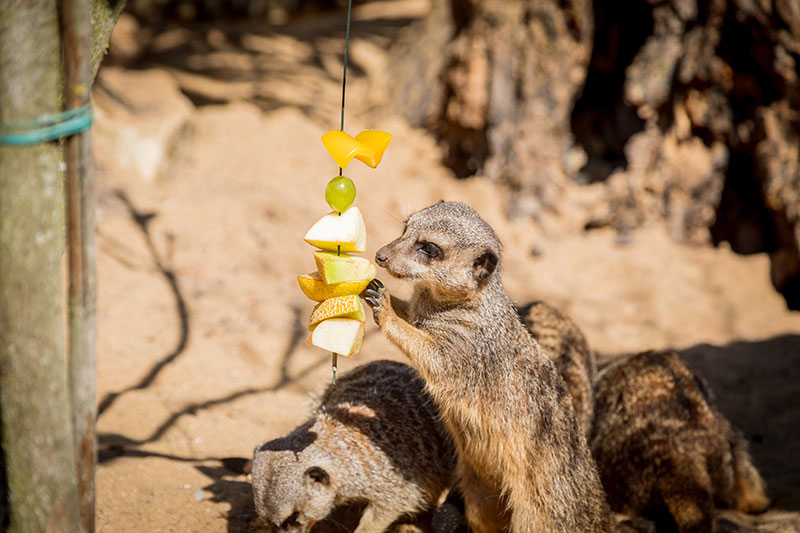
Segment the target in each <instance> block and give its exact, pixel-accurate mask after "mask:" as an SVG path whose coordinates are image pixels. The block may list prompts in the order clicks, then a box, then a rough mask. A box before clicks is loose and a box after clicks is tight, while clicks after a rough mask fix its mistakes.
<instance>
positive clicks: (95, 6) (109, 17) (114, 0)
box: [90, 0, 125, 80]
mask: <svg viewBox="0 0 800 533" xmlns="http://www.w3.org/2000/svg"><path fill="white" fill-rule="evenodd" d="M123 7H125V0H92V29H91V36H92V38H91V45H90V49H91V79H92V80H94V78H95V77H96V76H97V69H98V68H100V62H101V61H102V60H103V56H105V54H106V52H107V51H108V42H109V40H110V39H111V32H112V31H114V25H115V24H116V23H117V19H119V14H120V13H122V8H123Z"/></svg>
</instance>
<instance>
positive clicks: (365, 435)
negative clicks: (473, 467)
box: [252, 361, 455, 533]
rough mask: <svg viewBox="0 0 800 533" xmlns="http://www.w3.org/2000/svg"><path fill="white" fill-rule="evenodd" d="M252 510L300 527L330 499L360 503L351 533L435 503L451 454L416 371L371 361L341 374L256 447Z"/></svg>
mask: <svg viewBox="0 0 800 533" xmlns="http://www.w3.org/2000/svg"><path fill="white" fill-rule="evenodd" d="M254 455H255V456H254V459H253V467H252V474H253V496H254V500H255V507H256V511H257V512H258V514H259V516H260V517H261V518H262V519H263V520H264V522H266V524H267V526H268V527H271V528H273V529H274V530H276V531H291V532H307V531H310V530H311V528H312V526H313V525H314V524H315V523H317V522H319V521H321V520H323V519H324V518H325V517H326V516H328V514H329V513H330V512H331V511H332V510H333V509H334V507H335V506H338V505H343V504H347V503H352V502H367V507H366V508H365V510H364V513H363V515H362V516H361V521H360V522H359V524H358V528H357V529H356V532H357V533H380V532H382V531H385V530H386V529H387V528H388V527H389V526H390V525H391V524H392V523H393V522H394V521H395V520H397V519H398V518H400V517H401V516H405V515H414V514H417V513H420V512H423V511H426V510H431V509H433V508H435V507H436V505H437V504H438V502H439V498H440V496H441V495H442V493H443V491H444V490H445V489H447V488H448V487H449V486H450V484H451V483H452V479H453V472H454V470H455V453H454V450H453V448H452V444H451V443H450V441H449V437H448V436H447V432H446V430H445V429H444V427H443V426H442V424H441V421H440V420H439V417H438V413H437V410H436V407H435V405H434V404H433V402H432V401H431V399H430V397H429V396H428V394H427V393H426V392H425V387H424V384H423V382H422V380H421V379H420V377H419V375H418V374H417V372H415V371H414V369H412V368H411V367H409V366H408V365H405V364H403V363H398V362H394V361H376V362H372V363H368V364H365V365H362V366H360V367H358V368H356V369H354V370H352V371H351V372H349V373H347V374H345V375H343V376H341V377H340V378H339V379H338V380H337V383H336V385H335V386H330V387H328V389H327V390H326V391H325V392H324V393H323V395H322V396H321V398H320V399H319V402H318V404H317V407H316V408H315V409H314V410H313V412H312V415H311V418H309V420H308V421H306V422H305V423H304V424H302V425H301V426H299V427H298V428H296V429H295V430H294V431H292V433H290V434H289V435H287V436H286V437H283V438H279V439H275V440H271V441H269V442H266V443H264V444H261V445H259V446H258V447H256V449H255V454H254Z"/></svg>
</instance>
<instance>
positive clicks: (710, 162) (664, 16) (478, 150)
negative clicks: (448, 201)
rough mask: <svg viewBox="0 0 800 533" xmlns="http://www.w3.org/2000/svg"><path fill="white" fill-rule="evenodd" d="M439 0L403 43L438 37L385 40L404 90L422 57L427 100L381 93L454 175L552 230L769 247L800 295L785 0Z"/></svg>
mask: <svg viewBox="0 0 800 533" xmlns="http://www.w3.org/2000/svg"><path fill="white" fill-rule="evenodd" d="M434 6H435V7H434V9H433V11H432V13H431V17H430V20H429V21H426V22H425V24H426V26H424V28H422V29H419V28H418V29H417V30H416V31H417V34H413V33H412V34H410V35H415V37H414V39H413V40H411V41H410V42H412V43H413V42H414V40H416V41H421V40H422V39H423V38H424V39H426V40H427V42H429V43H434V45H435V46H434V47H422V46H419V45H417V46H416V47H414V45H413V44H411V45H406V47H405V48H400V49H399V50H398V51H396V52H395V54H394V64H393V69H392V70H393V72H395V73H396V79H393V80H391V83H392V85H393V86H394V87H396V88H397V91H399V92H402V91H405V92H407V93H408V92H409V90H408V88H409V87H410V86H412V85H413V81H414V80H415V79H420V76H419V72H420V71H421V69H420V68H419V65H421V64H425V62H426V61H429V62H430V64H432V65H434V66H436V67H437V68H438V70H437V72H434V73H430V72H427V73H426V74H425V75H424V76H422V77H421V82H422V84H423V87H424V94H426V95H427V98H426V99H420V98H407V97H406V98H403V97H402V95H401V94H395V95H394V97H393V98H392V99H391V101H392V104H391V105H392V106H393V107H394V110H395V111H399V112H400V113H401V114H403V115H405V116H406V117H407V118H408V120H409V121H410V122H411V123H412V124H414V125H425V126H427V127H429V128H431V129H432V130H433V131H434V132H435V133H436V134H437V135H438V136H439V138H440V139H441V141H442V144H443V145H444V147H445V150H446V154H445V161H446V163H447V164H448V165H449V166H450V167H451V168H452V169H453V170H454V171H455V173H456V174H457V175H458V176H471V175H475V174H480V175H484V176H487V177H489V178H490V179H492V180H495V181H498V182H500V183H503V184H506V185H508V187H509V193H510V194H509V207H510V212H511V214H512V215H517V216H520V215H521V216H527V217H531V218H533V219H535V220H538V221H540V222H542V223H543V224H544V225H545V227H546V228H557V229H556V230H554V231H565V230H567V231H570V230H571V231H576V230H577V231H579V230H580V229H582V228H587V229H588V228H592V227H598V226H613V227H615V228H617V229H619V230H623V231H624V230H628V229H632V228H635V227H637V226H640V225H642V224H646V223H650V222H654V221H658V222H662V221H663V222H665V223H666V225H667V228H668V229H669V232H670V233H671V235H672V236H673V238H675V239H676V240H679V241H682V242H689V243H694V244H706V243H716V242H720V241H723V240H724V241H728V242H730V243H731V246H732V247H733V249H734V250H736V251H737V252H740V253H754V252H768V253H770V256H771V257H772V271H773V272H772V274H773V275H772V277H773V282H774V284H775V286H776V287H777V288H778V289H779V290H781V291H782V292H783V294H784V296H785V298H786V300H787V303H788V304H789V306H790V307H792V308H800V253H798V250H799V249H800V213H798V211H800V208H798V207H797V202H798V196H797V193H796V191H797V185H798V182H800V177H798V166H797V163H796V161H797V150H798V147H799V146H800V126H798V124H799V122H800V121H798V118H797V109H798V105H800V86H799V85H798V81H797V76H798V66H797V65H798V61H800V4H799V3H798V2H797V1H796V0H776V1H774V2H759V1H756V0H710V1H699V0H636V1H634V2H622V3H620V2H606V1H603V0H594V2H591V1H590V0H571V1H556V0H497V1H494V2H479V1H477V0H439V1H438V2H436V1H435V3H434ZM434 19H436V20H438V23H433V22H432V21H433V20H434ZM432 32H433V33H436V35H431V33H432ZM415 66H416V68H415Z"/></svg>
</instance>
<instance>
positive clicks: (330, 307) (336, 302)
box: [308, 294, 366, 331]
mask: <svg viewBox="0 0 800 533" xmlns="http://www.w3.org/2000/svg"><path fill="white" fill-rule="evenodd" d="M365 317H366V315H365V313H364V306H363V305H362V304H361V299H360V298H359V297H358V295H357V294H349V295H347V296H334V297H333V298H328V299H327V300H325V301H324V302H322V303H319V304H317V305H316V307H314V310H313V311H312V312H311V318H310V319H309V320H308V327H309V329H311V330H312V331H313V330H314V326H316V325H317V324H319V323H320V322H322V321H323V320H327V319H329V318H354V319H355V320H360V321H362V322H363V321H364V319H365Z"/></svg>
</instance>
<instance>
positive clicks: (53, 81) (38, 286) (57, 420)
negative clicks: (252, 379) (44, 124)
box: [0, 0, 124, 532]
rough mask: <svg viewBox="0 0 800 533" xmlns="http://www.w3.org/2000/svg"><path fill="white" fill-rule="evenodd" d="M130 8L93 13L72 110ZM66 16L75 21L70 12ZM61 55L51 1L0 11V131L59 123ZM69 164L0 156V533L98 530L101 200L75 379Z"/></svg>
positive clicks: (86, 197)
mask: <svg viewBox="0 0 800 533" xmlns="http://www.w3.org/2000/svg"><path fill="white" fill-rule="evenodd" d="M80 3H83V2H79V4H80ZM123 5H124V1H123V0H93V1H92V2H91V18H92V21H91V22H92V24H91V39H88V38H87V36H86V35H84V36H82V37H80V39H82V40H83V41H84V42H83V43H79V44H77V46H89V44H91V55H90V56H89V54H88V53H87V54H84V55H85V56H86V57H87V58H88V60H89V62H88V63H84V64H83V65H82V66H80V70H81V71H82V72H83V73H82V74H81V76H80V78H81V79H80V80H78V83H77V85H78V86H80V85H85V87H83V91H80V90H78V91H77V92H76V91H75V87H74V86H73V87H72V91H68V92H67V95H66V97H65V101H70V100H71V97H73V96H78V99H77V100H76V101H74V102H71V104H74V105H75V106H78V105H80V104H81V102H86V103H88V87H89V85H90V84H91V80H93V79H94V77H95V75H96V73H97V68H98V67H99V65H100V61H101V59H102V57H103V54H104V53H105V50H106V48H107V46H108V41H109V38H110V36H111V31H112V29H113V27H114V24H115V23H116V20H117V18H118V17H119V14H120V11H121V10H122V7H123ZM79 7H80V8H82V9H85V8H88V7H89V6H88V4H84V5H83V6H79ZM63 11H64V15H65V16H69V13H70V10H69V6H65V8H64V10H63ZM80 16H83V17H85V16H88V13H83V14H81V15H80ZM67 25H68V24H67ZM70 38H75V36H74V35H73V36H72V37H70ZM59 45H60V39H59V25H58V13H57V10H56V1H55V0H52V1H39V2H34V3H31V2H20V1H11V0H7V1H0V72H2V73H3V76H2V77H0V122H25V121H29V120H31V119H33V118H36V117H40V116H43V115H47V114H52V113H55V112H58V111H60V101H59V94H60V92H61V86H62V72H61V63H60V59H61V49H60V46H59ZM67 59H68V60H69V58H67ZM67 67H68V68H69V65H67ZM78 88H79V89H80V87H78ZM67 144H68V145H72V144H74V145H75V147H76V149H75V150H72V152H74V156H75V158H74V159H75V160H76V161H78V162H80V163H81V164H83V165H89V167H91V157H90V153H89V149H88V146H89V144H88V133H87V134H85V136H84V138H83V139H81V140H78V139H75V140H74V141H69V142H68V143H67ZM61 159H62V151H61V149H60V148H59V146H58V144H57V143H55V142H51V143H43V144H39V145H33V146H27V147H0V424H2V427H3V430H2V431H0V470H2V472H0V529H4V528H5V527H6V525H7V524H6V523H5V522H6V520H8V521H9V522H10V524H8V526H9V527H10V528H11V529H10V531H44V530H48V531H69V532H74V531H79V530H81V529H82V530H83V531H93V530H94V489H93V486H94V463H95V453H96V452H95V448H96V447H95V444H94V412H95V409H96V407H95V406H96V397H95V389H94V382H95V377H94V375H95V369H94V247H93V242H94V225H93V220H94V189H93V186H92V180H91V179H89V180H88V182H86V180H85V179H84V183H85V184H86V183H88V186H84V188H83V189H84V190H83V191H81V193H82V194H81V196H82V198H81V200H80V202H81V210H80V211H81V216H80V218H81V220H78V221H77V223H78V224H79V225H80V226H81V232H82V235H83V241H84V242H83V244H82V245H81V252H80V255H81V258H80V259H81V265H80V270H81V271H82V272H83V276H82V283H81V294H80V300H81V305H80V306H77V307H76V308H75V309H72V310H71V314H72V315H74V317H73V319H71V320H70V324H71V326H72V331H71V332H70V339H71V342H72V343H74V344H80V345H81V348H80V350H76V349H75V348H73V349H72V350H71V351H72V353H78V354H79V355H78V357H77V360H75V358H73V360H72V361H70V377H69V379H68V377H67V371H66V368H65V363H66V361H65V356H66V354H65V351H64V343H63V337H64V335H63V334H64V324H63V307H62V302H63V287H62V284H61V278H62V268H61V257H62V254H63V251H64V247H65V239H64V227H65V225H64V222H65V221H64V217H63V213H64V197H63V196H62V194H61V193H62V191H63V189H62V178H63V175H62V173H61V170H60V169H61V166H60V165H61ZM89 177H91V174H89ZM76 318H77V320H76ZM76 340H79V342H77V343H76ZM70 381H71V383H72V384H73V393H70V392H69V390H68V384H69V383H70ZM37 391H38V393H37ZM71 406H75V407H76V409H75V410H74V412H73V413H72V414H73V419H70V411H69V410H70V407H71ZM70 422H73V423H70ZM72 430H74V432H75V433H74V435H73V433H72ZM65 431H66V433H65ZM76 442H77V446H76V445H75V443H76ZM76 453H77V454H78V455H77V459H78V465H79V466H78V469H77V470H76V463H75V454H76ZM78 481H79V485H78V484H77V482H78ZM78 487H80V492H79V491H78V490H77V489H78ZM78 493H80V498H79V497H78ZM79 502H80V503H79ZM79 510H80V514H81V519H80V522H79V521H78V514H79Z"/></svg>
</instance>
